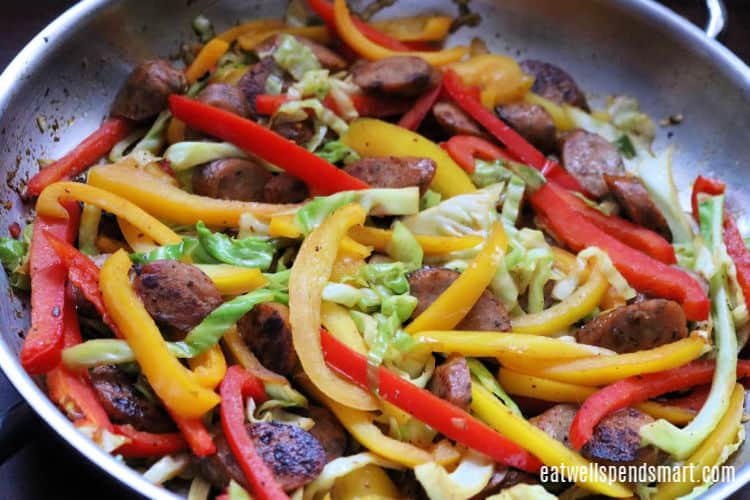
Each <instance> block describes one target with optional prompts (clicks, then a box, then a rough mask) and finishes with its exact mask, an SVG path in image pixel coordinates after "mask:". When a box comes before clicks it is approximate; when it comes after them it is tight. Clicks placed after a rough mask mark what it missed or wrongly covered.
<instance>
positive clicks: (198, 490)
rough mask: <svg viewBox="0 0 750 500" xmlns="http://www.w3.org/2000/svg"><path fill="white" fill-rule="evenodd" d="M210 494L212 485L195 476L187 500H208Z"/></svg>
mask: <svg viewBox="0 0 750 500" xmlns="http://www.w3.org/2000/svg"><path fill="white" fill-rule="evenodd" d="M209 493H211V483H209V482H208V481H206V480H205V479H203V478H202V477H200V476H195V477H194V478H193V480H192V481H191V482H190V490H188V495H187V500H208V495H209Z"/></svg>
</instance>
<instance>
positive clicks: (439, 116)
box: [432, 101, 485, 137]
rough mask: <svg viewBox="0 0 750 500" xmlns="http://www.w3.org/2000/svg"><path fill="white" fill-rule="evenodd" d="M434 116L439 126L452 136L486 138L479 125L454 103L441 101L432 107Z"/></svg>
mask: <svg viewBox="0 0 750 500" xmlns="http://www.w3.org/2000/svg"><path fill="white" fill-rule="evenodd" d="M432 114H433V115H434V116H435V120H436V121H437V122H438V124H439V125H440V126H441V127H443V129H445V131H446V132H448V133H449V134H451V135H475V136H477V137H484V136H485V134H484V132H483V131H482V128H481V127H480V126H479V123H477V122H476V120H474V118H472V117H470V116H469V115H467V114H466V112H465V111H464V110H463V109H461V108H460V107H458V106H457V105H456V104H454V103H452V102H448V101H440V102H438V103H436V104H435V106H433V107H432Z"/></svg>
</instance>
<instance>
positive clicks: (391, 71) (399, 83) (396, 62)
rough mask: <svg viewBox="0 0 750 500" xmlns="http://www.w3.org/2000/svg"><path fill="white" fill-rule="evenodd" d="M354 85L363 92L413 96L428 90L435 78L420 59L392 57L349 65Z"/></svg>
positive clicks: (430, 67)
mask: <svg viewBox="0 0 750 500" xmlns="http://www.w3.org/2000/svg"><path fill="white" fill-rule="evenodd" d="M351 71H352V75H353V77H354V83H355V84H356V85H358V86H359V87H361V88H362V90H364V91H365V92H370V93H378V94H380V93H382V94H390V95H396V96H403V97H415V96H418V95H420V94H422V93H423V92H424V91H426V90H427V89H429V88H430V87H432V86H433V85H434V84H435V82H436V81H437V79H438V77H439V75H438V72H437V70H436V69H435V68H433V67H432V66H430V65H429V64H428V63H427V62H426V61H425V60H424V59H422V58H419V57H414V56H393V57H386V58H385V59H380V60H379V61H371V62H358V63H356V64H355V65H354V66H352V69H351Z"/></svg>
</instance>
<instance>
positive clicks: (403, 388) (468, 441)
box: [320, 329, 541, 472]
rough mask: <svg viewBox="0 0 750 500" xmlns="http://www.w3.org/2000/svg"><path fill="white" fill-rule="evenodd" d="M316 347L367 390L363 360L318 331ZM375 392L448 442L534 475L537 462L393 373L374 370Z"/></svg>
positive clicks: (448, 405) (457, 410) (349, 377)
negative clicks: (450, 441) (471, 449)
mask: <svg viewBox="0 0 750 500" xmlns="http://www.w3.org/2000/svg"><path fill="white" fill-rule="evenodd" d="M320 343H321V346H322V348H323V356H324V357H325V360H326V363H327V364H328V366H330V367H331V368H332V369H334V370H336V371H338V372H340V373H341V374H342V375H343V376H344V377H346V378H348V379H349V380H351V381H352V382H353V383H355V384H357V385H359V386H360V387H362V388H364V389H368V388H369V382H368V381H369V380H371V379H370V376H369V375H368V371H369V370H370V369H371V368H370V367H369V365H368V363H367V359H366V358H365V357H364V356H362V355H361V354H359V353H357V352H355V351H353V350H351V349H350V348H349V347H347V346H346V345H345V344H343V343H342V342H341V341H339V340H337V339H336V338H335V337H334V336H333V335H331V334H330V333H328V331H327V330H324V329H321V330H320ZM375 373H376V375H375V376H376V377H377V392H378V395H379V396H380V397H381V398H383V399H384V400H385V401H388V402H389V403H391V404H393V405H395V406H397V407H399V408H400V409H402V410H403V411H405V412H406V413H408V414H410V415H412V416H413V417H414V418H417V419H419V420H421V421H422V422H424V423H425V424H427V425H429V426H430V427H432V428H433V429H435V430H436V431H438V432H440V433H442V434H444V435H445V436H447V437H448V438H450V439H453V440H454V441H456V442H458V443H461V444H463V445H465V446H468V447H469V448H473V449H475V450H477V451H479V452H480V453H484V454H485V455H487V456H488V457H491V458H492V459H494V460H496V461H498V462H500V463H502V464H505V465H509V466H512V467H516V468H518V469H522V470H525V471H527V472H536V471H538V470H539V468H540V467H541V462H540V461H539V460H538V459H537V458H536V457H534V456H533V455H531V454H529V453H528V452H527V451H526V450H524V449H523V448H521V447H520V446H518V445H516V444H515V443H513V442H512V441H510V440H508V439H506V438H505V437H504V436H502V435H500V434H498V433H497V432H495V431H494V430H492V429H491V428H490V427H488V426H487V425H486V424H484V423H483V422H481V421H479V420H477V419H476V418H474V417H473V416H471V415H470V414H469V413H467V412H465V411H464V410H462V409H461V408H459V407H457V406H455V405H452V404H450V403H448V402H447V401H445V400H443V399H440V398H439V397H437V396H435V395H434V394H432V393H431V392H429V391H426V390H424V389H421V388H419V387H417V386H416V385H414V384H412V383H410V382H407V381H405V380H404V379H402V378H401V377H399V376H398V375H396V374H394V373H393V372H391V371H389V370H387V369H385V368H383V367H382V366H381V367H378V368H377V371H376V372H375Z"/></svg>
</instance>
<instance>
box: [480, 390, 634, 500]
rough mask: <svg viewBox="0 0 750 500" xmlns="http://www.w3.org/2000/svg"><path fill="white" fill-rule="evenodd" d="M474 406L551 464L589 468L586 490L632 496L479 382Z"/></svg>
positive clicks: (492, 425) (498, 427)
mask: <svg viewBox="0 0 750 500" xmlns="http://www.w3.org/2000/svg"><path fill="white" fill-rule="evenodd" d="M471 397H472V401H471V409H472V411H473V412H474V414H476V415H477V416H478V417H479V418H481V419H482V420H484V421H485V422H487V423H488V424H489V425H490V427H493V428H494V429H495V430H497V431H498V432H500V433H501V434H503V435H504V436H508V437H509V438H510V439H511V440H512V441H513V442H515V443H516V444H518V445H519V446H521V447H522V448H524V449H525V450H527V451H528V452H530V453H531V454H533V455H534V456H536V457H538V458H539V459H540V460H541V461H542V463H544V464H545V465H548V466H550V467H559V466H561V465H566V466H568V467H571V468H579V467H580V468H586V470H587V472H589V473H590V474H591V475H594V477H587V478H586V479H588V481H587V482H581V483H580V486H582V487H584V488H586V489H587V490H590V491H593V492H596V493H601V494H602V495H607V496H610V497H615V498H626V497H629V496H630V495H631V492H630V490H629V489H628V488H626V487H625V486H623V485H622V484H620V483H616V482H613V481H612V480H611V479H610V478H609V477H607V475H606V474H605V472H604V471H603V470H602V469H599V468H595V466H594V464H592V463H590V462H588V461H587V460H586V459H585V458H583V457H582V456H581V455H579V454H578V453H576V452H575V451H573V450H571V449H569V448H567V447H566V446H565V445H564V444H562V442H560V441H557V440H556V439H554V438H552V437H550V436H549V435H548V434H547V433H545V432H544V431H543V430H541V429H539V428H538V427H535V426H534V425H532V424H530V423H529V422H528V421H527V420H526V419H524V418H523V417H519V416H518V415H515V414H514V413H513V412H511V411H510V410H509V409H508V407H506V406H505V405H503V404H502V403H501V402H500V400H499V399H497V398H496V397H495V396H494V395H493V394H492V393H491V392H489V391H488V390H487V389H485V388H484V387H482V386H481V384H479V383H477V382H476V381H472V384H471Z"/></svg>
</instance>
